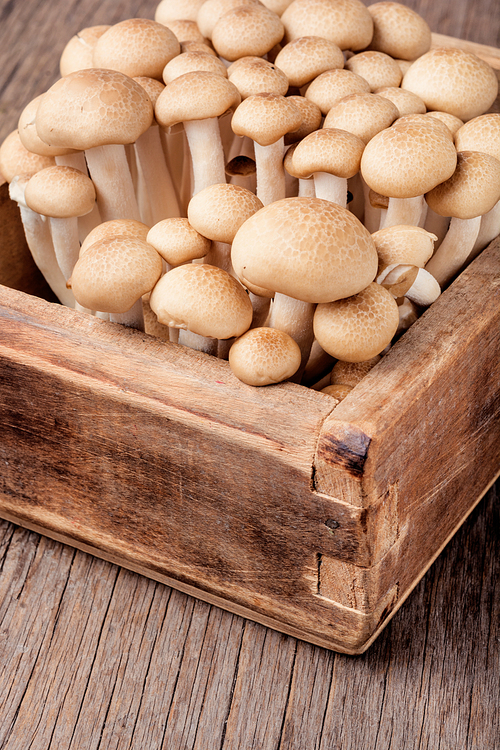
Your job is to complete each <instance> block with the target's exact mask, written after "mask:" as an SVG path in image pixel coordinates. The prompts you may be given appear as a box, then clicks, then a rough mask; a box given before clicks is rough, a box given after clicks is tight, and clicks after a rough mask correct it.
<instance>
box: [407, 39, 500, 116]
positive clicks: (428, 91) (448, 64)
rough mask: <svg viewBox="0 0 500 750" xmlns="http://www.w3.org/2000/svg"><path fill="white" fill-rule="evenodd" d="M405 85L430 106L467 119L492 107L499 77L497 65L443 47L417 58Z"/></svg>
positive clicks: (467, 53) (470, 54)
mask: <svg viewBox="0 0 500 750" xmlns="http://www.w3.org/2000/svg"><path fill="white" fill-rule="evenodd" d="M401 88H403V89H407V90H408V91H413V93H414V94H417V95H418V96H420V98H421V99H422V100H423V101H424V102H425V105H426V107H427V108H428V109H436V110H443V111H444V112H449V113H450V114H452V115H455V116H456V117H459V118H460V119H461V120H464V122H465V121H467V120H470V119H472V118H473V117H477V116H478V115H481V114H483V113H484V112H486V111H487V110H488V109H489V108H490V107H491V105H492V104H493V102H494V101H495V99H496V97H497V94H498V80H497V77H496V75H495V71H494V70H493V68H491V67H490V66H489V65H488V64H487V63H486V62H484V61H483V60H481V59H480V58H479V57H477V56H476V55H474V54H472V53H470V52H465V51H464V50H461V49H453V48H448V47H446V48H441V47H439V48H437V49H432V50H430V51H429V52H426V53H425V55H422V57H419V58H418V60H415V62H414V63H413V64H412V65H411V66H410V68H409V69H408V72H407V73H406V74H405V76H404V78H403V81H402V83H401Z"/></svg>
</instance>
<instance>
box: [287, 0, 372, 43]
mask: <svg viewBox="0 0 500 750" xmlns="http://www.w3.org/2000/svg"><path fill="white" fill-rule="evenodd" d="M281 20H282V22H283V24H284V26H285V32H286V33H285V39H286V40H287V41H288V42H290V41H292V40H293V39H297V38H298V37H301V36H321V37H324V38H325V39H329V40H330V41H332V42H334V43H335V44H336V45H337V46H338V47H340V49H350V50H359V49H365V48H366V47H368V45H369V44H370V41H371V38H372V35H373V20H372V17H371V15H370V14H369V13H368V11H367V9H366V7H365V6H364V5H363V3H362V2H360V0H294V2H292V3H291V4H290V5H289V6H288V8H287V9H286V10H285V11H284V13H283V14H282V16H281Z"/></svg>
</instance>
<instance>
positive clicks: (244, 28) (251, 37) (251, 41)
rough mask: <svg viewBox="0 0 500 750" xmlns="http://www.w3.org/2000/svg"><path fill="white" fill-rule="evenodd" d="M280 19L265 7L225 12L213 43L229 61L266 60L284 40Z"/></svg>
mask: <svg viewBox="0 0 500 750" xmlns="http://www.w3.org/2000/svg"><path fill="white" fill-rule="evenodd" d="M284 33H285V29H284V27H283V24H282V23H281V20H280V17H279V16H278V15H276V13H273V12H272V11H270V10H268V9H267V8H266V7H265V6H264V5H245V6H243V7H241V8H235V9H234V10H231V11H229V12H228V13H225V14H224V15H223V16H221V17H220V18H219V20H218V21H217V23H216V24H215V26H214V28H213V30H212V44H213V45H214V49H215V50H216V52H217V53H218V54H219V55H220V56H221V57H223V58H224V59H225V60H229V61H233V60H237V59H238V58H240V57H247V56H249V55H252V56H256V57H262V56H263V55H266V54H267V53H268V52H269V50H271V49H272V48H273V47H275V46H276V45H277V44H279V42H281V40H282V39H283V35H284Z"/></svg>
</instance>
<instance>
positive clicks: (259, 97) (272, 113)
mask: <svg viewBox="0 0 500 750" xmlns="http://www.w3.org/2000/svg"><path fill="white" fill-rule="evenodd" d="M301 124H302V114H301V112H300V110H299V109H298V108H297V107H296V106H295V104H294V103H293V102H291V101H290V100H289V99H288V98H287V97H284V96H280V95H279V94H255V95H254V96H249V97H247V98H246V99H244V100H243V101H242V102H241V104H240V105H239V107H238V108H237V109H236V111H235V113H234V115H233V119H232V121H231V127H232V129H233V131H234V133H236V135H246V136H248V137H249V138H251V139H252V140H253V141H256V142H257V143H259V144H260V145H261V146H270V145H271V143H276V141H278V140H279V139H280V138H282V137H283V136H284V135H285V133H289V132H291V131H294V130H297V128H299V127H300V125H301Z"/></svg>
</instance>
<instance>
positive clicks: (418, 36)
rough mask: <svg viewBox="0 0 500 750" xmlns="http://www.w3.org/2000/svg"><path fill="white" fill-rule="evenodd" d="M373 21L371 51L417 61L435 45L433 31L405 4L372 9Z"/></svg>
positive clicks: (377, 6) (370, 10)
mask: <svg viewBox="0 0 500 750" xmlns="http://www.w3.org/2000/svg"><path fill="white" fill-rule="evenodd" d="M368 12H369V13H370V15H371V17H372V18H373V37H372V40H371V42H370V49H374V50H379V51H380V52H385V53H386V54H388V55H391V57H397V58H401V59H403V60H415V59H416V58H417V57H420V56H421V55H423V54H425V53H426V52H427V51H428V50H429V49H430V46H431V30H430V28H429V24H428V23H427V21H425V20H424V19H423V18H422V16H420V15H419V14H418V13H416V12H415V11H414V10H412V9H411V8H408V7H407V6H405V5H403V4H402V3H394V2H380V3H374V4H373V5H369V6H368Z"/></svg>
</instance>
